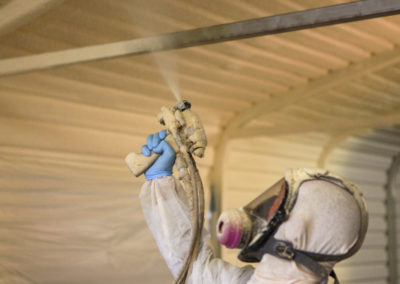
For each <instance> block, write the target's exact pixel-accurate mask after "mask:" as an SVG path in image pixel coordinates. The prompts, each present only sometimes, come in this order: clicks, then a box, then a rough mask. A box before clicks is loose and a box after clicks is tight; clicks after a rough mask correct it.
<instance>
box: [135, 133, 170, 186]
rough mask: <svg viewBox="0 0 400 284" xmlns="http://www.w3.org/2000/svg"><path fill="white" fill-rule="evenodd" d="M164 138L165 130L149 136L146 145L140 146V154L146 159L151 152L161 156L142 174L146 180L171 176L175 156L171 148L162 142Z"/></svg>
mask: <svg viewBox="0 0 400 284" xmlns="http://www.w3.org/2000/svg"><path fill="white" fill-rule="evenodd" d="M166 136H167V131H166V130H161V131H160V132H158V133H156V134H150V135H149V136H148V137H147V145H143V146H142V153H143V155H145V156H147V157H148V156H150V155H151V151H153V152H154V153H157V154H161V156H160V157H158V159H157V160H156V161H155V162H154V164H153V165H152V166H151V167H150V168H148V169H147V171H146V172H145V173H144V174H145V176H146V180H151V179H155V178H159V177H163V176H170V175H172V167H173V165H174V163H175V158H176V154H175V151H174V150H173V149H172V148H171V146H170V145H169V144H168V143H167V142H165V141H164V139H165V137H166Z"/></svg>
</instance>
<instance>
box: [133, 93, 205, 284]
mask: <svg viewBox="0 0 400 284" xmlns="http://www.w3.org/2000/svg"><path fill="white" fill-rule="evenodd" d="M157 118H158V121H159V122H160V123H161V124H162V125H165V127H166V128H167V136H166V138H165V141H167V142H168V144H169V145H170V146H171V147H172V149H174V151H175V152H176V153H177V155H176V161H175V166H176V168H177V169H178V173H179V179H180V180H181V181H182V184H183V188H184V189H185V192H186V194H187V197H188V201H189V207H190V208H191V221H192V228H193V230H192V235H191V242H190V248H189V251H188V253H187V255H186V257H185V260H184V262H183V265H182V267H181V269H180V271H179V273H178V276H177V278H176V280H175V283H185V281H186V277H187V275H188V272H189V270H190V269H191V266H192V264H193V261H194V260H195V258H196V256H197V253H198V248H199V243H200V237H201V230H202V228H203V221H204V191H203V184H202V181H201V178H200V175H199V172H198V169H197V167H196V163H195V161H194V159H193V157H192V154H193V155H195V156H197V157H200V158H201V157H203V155H204V151H205V148H206V146H207V138H206V134H205V131H204V128H203V125H202V124H201V122H200V119H199V117H198V116H197V115H196V114H195V113H194V112H192V110H191V105H190V103H189V102H188V101H178V102H177V103H176V104H175V105H174V106H173V107H172V108H167V107H162V108H161V112H160V113H159V114H158V116H157ZM158 157H159V154H156V153H154V152H152V154H151V155H150V156H149V157H146V156H144V155H143V154H136V153H129V154H128V155H127V156H126V158H125V162H126V164H127V166H128V168H129V169H130V170H131V171H132V173H133V174H134V175H135V176H136V177H138V176H140V175H141V174H143V173H144V172H145V171H146V170H147V169H148V168H149V167H150V166H151V165H152V164H153V163H154V162H155V161H156V160H157V158H158Z"/></svg>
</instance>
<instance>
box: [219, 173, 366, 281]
mask: <svg viewBox="0 0 400 284" xmlns="http://www.w3.org/2000/svg"><path fill="white" fill-rule="evenodd" d="M296 174H297V176H299V174H298V173H296ZM289 175H290V174H289ZM300 176H301V178H297V180H296V181H294V179H293V178H291V177H290V176H289V177H288V176H286V179H285V178H282V179H280V180H279V181H278V182H277V183H275V184H274V185H273V186H271V187H270V188H269V189H267V190H266V191H265V192H263V193H262V194H261V195H259V196H258V197H257V198H256V199H254V200H253V201H251V202H250V203H249V204H247V205H246V206H244V207H242V208H239V209H233V210H229V211H225V212H223V213H222V214H221V216H220V218H219V220H218V223H217V238H218V241H219V242H220V243H221V244H222V245H225V246H226V247H227V248H239V249H241V251H240V253H239V255H238V258H239V259H240V260H241V261H244V262H260V261H261V259H262V257H263V255H264V254H266V253H268V254H270V255H273V256H275V257H279V258H281V259H285V260H288V261H296V262H297V263H300V264H301V265H303V266H305V267H306V268H307V269H309V270H310V271H312V272H313V273H314V274H316V275H319V276H320V277H321V279H322V280H321V281H320V282H319V283H320V284H324V283H327V279H328V274H327V272H326V270H325V269H324V268H323V267H322V266H321V265H320V264H319V263H318V262H326V261H334V262H337V261H340V260H343V259H345V258H348V257H350V256H352V255H353V254H354V253H355V252H357V251H358V250H359V248H360V247H361V245H362V242H363V240H364V237H365V233H366V230H367V226H368V216H367V211H366V208H365V203H364V201H363V198H362V194H361V192H360V191H359V189H358V188H357V187H356V186H355V185H353V184H351V183H345V182H344V181H343V180H342V179H341V178H339V177H336V176H333V175H330V174H329V173H328V172H327V171H324V172H321V171H319V172H318V171H317V172H315V171H314V172H313V173H312V174H310V173H307V172H302V173H301V174H300ZM311 180H323V181H326V182H330V183H333V184H335V185H337V186H338V187H339V188H341V189H343V190H345V191H346V192H348V193H349V194H351V195H352V196H353V197H354V199H355V201H356V202H357V204H358V206H359V208H360V216H361V225H360V232H359V237H358V240H357V242H356V243H355V244H354V245H353V247H351V248H350V250H349V251H348V252H347V253H345V254H340V255H325V254H318V253H311V252H307V251H301V250H298V249H295V248H294V247H293V244H292V243H290V242H287V241H282V240H277V239H275V238H274V235H275V232H276V231H277V229H278V228H279V226H280V225H281V224H282V223H284V222H285V221H286V220H287V219H288V218H289V216H290V212H291V210H292V209H293V207H294V205H295V203H296V199H297V195H298V191H299V188H300V186H301V185H302V184H303V183H304V182H307V181H311ZM331 276H333V277H334V278H335V283H339V281H338V280H337V277H336V275H335V273H334V272H333V271H332V272H331Z"/></svg>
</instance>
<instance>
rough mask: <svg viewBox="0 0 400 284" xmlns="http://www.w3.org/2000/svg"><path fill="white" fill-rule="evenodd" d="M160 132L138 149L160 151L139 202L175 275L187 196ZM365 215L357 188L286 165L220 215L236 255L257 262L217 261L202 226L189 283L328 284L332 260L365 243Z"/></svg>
mask: <svg viewBox="0 0 400 284" xmlns="http://www.w3.org/2000/svg"><path fill="white" fill-rule="evenodd" d="M164 138H165V132H160V133H157V134H154V135H150V136H149V137H148V139H147V145H145V146H143V147H142V153H143V154H144V155H146V156H149V155H150V154H151V151H153V152H155V153H158V154H161V156H160V157H159V158H158V160H157V161H156V162H155V163H154V164H153V165H152V167H151V168H149V169H148V170H147V171H146V173H145V175H146V182H145V184H144V185H143V187H142V190H141V193H140V199H141V202H142V207H143V212H144V215H145V217H146V220H147V223H148V225H149V227H150V230H151V232H152V233H153V236H154V238H155V241H156V243H157V245H158V247H159V248H160V251H161V254H162V256H163V257H164V259H165V261H166V263H167V265H168V267H169V269H170V270H171V272H172V274H173V275H174V277H176V276H177V274H178V272H179V269H180V268H181V265H182V263H183V260H184V258H185V255H186V253H187V251H188V249H189V245H190V236H191V223H190V215H189V209H188V206H187V203H186V199H185V197H184V196H185V194H184V192H183V189H182V187H181V186H180V183H179V181H177V180H175V179H174V177H173V176H172V166H173V164H174V161H175V153H174V151H173V150H172V148H171V147H170V146H169V145H168V143H167V142H165V141H164ZM367 225H368V216H367V212H366V208H365V203H364V201H363V198H362V195H361V193H360V191H359V189H358V188H357V187H356V186H355V185H353V184H351V183H349V182H345V181H344V180H343V179H341V178H340V177H337V176H334V175H331V174H329V173H328V172H327V171H325V170H321V169H316V170H313V169H297V170H288V171H286V173H285V177H284V178H282V179H281V180H279V181H278V182H277V183H276V184H274V185H273V186H271V187H270V188H269V189H268V190H266V191H265V192H264V193H263V194H261V195H260V196H258V197H257V198H256V199H254V201H252V202H250V203H249V204H248V205H246V206H244V207H242V208H240V209H236V210H230V211H226V212H224V213H222V215H221V217H220V219H219V221H218V225H217V228H216V229H217V236H218V239H219V241H220V243H221V244H223V245H225V246H226V247H228V248H239V249H241V251H240V253H239V255H238V257H239V259H241V260H242V261H246V262H259V263H258V265H257V266H256V268H255V269H254V268H253V267H252V266H250V265H247V266H245V267H236V266H234V265H232V264H229V263H227V262H224V261H223V260H221V259H218V258H215V257H214V256H213V252H212V249H211V246H210V245H209V239H210V236H209V233H208V232H207V231H206V230H205V229H204V230H203V235H202V239H201V244H200V249H199V254H198V257H197V259H196V261H195V262H194V263H193V268H192V270H191V274H190V277H189V283H208V284H210V283H251V284H256V283H263V284H264V283H274V284H278V283H279V284H289V283H302V284H303V283H304V284H311V283H313V284H314V283H318V284H320V283H328V275H329V274H331V275H332V276H333V277H334V278H335V283H339V282H338V280H337V278H336V276H335V275H334V273H332V272H333V267H334V265H335V264H336V263H337V262H338V261H340V260H342V259H345V258H347V257H350V256H351V255H353V254H354V253H355V252H356V251H357V250H358V249H359V248H360V247H361V244H362V242H363V240H364V237H365V233H366V230H367Z"/></svg>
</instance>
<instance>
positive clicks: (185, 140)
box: [125, 101, 207, 177]
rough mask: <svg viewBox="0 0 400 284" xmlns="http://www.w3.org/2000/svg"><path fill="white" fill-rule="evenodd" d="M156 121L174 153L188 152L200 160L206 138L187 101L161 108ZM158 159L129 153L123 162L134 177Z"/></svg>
mask: <svg viewBox="0 0 400 284" xmlns="http://www.w3.org/2000/svg"><path fill="white" fill-rule="evenodd" d="M157 118H158V121H159V122H160V123H161V124H162V125H165V126H166V128H167V130H168V132H167V133H168V134H167V137H166V138H165V141H167V142H168V144H169V145H170V146H171V147H172V149H174V151H175V152H176V153H178V154H179V153H183V152H189V153H191V154H193V155H195V156H197V157H199V158H202V157H203V155H204V151H205V149H206V146H207V138H206V134H205V131H204V128H203V125H202V124H201V122H200V119H199V117H198V115H197V114H196V113H194V112H193V111H192V110H191V104H190V103H189V102H188V101H178V102H177V103H176V104H175V105H174V106H173V107H172V108H167V107H165V106H164V107H162V108H161V112H160V113H159V114H158V116H157ZM158 157H159V154H156V153H154V152H152V154H151V155H150V156H149V157H146V156H144V155H143V154H136V153H134V152H132V153H129V154H128V155H127V156H126V158H125V162H126V164H127V166H128V168H129V169H130V170H131V172H132V173H133V174H134V175H135V176H136V177H138V176H140V175H141V174H143V173H144V172H145V171H146V170H147V169H148V168H149V167H150V166H151V165H152V164H153V163H154V162H155V161H156V160H157V158H158Z"/></svg>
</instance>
